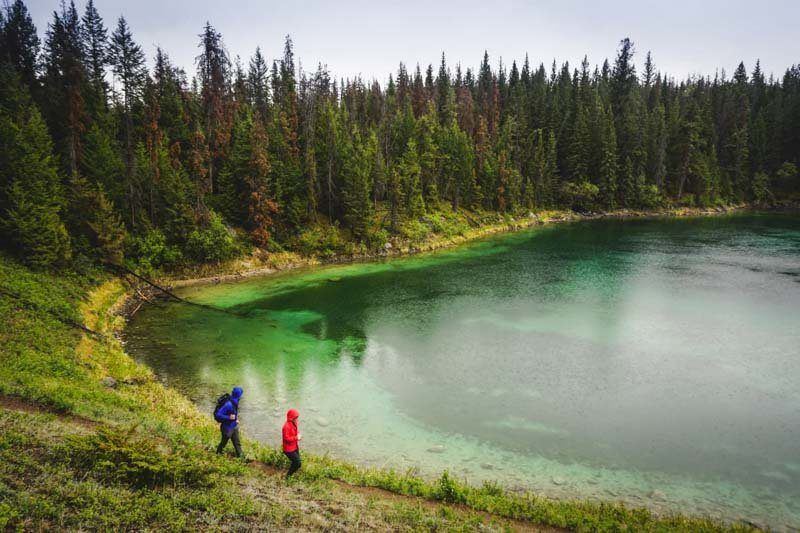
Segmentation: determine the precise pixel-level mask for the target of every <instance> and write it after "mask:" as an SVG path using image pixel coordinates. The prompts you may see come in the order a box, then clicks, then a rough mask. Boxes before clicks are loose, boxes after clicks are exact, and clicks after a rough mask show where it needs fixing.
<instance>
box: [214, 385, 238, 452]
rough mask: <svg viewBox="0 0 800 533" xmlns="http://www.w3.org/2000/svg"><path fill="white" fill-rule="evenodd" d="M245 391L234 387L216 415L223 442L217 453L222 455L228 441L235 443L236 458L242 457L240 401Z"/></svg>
mask: <svg viewBox="0 0 800 533" xmlns="http://www.w3.org/2000/svg"><path fill="white" fill-rule="evenodd" d="M243 392H244V391H243V390H242V388H241V387H234V388H233V390H232V391H231V395H230V398H228V399H227V400H226V401H225V402H224V403H222V405H221V406H220V407H219V408H218V409H217V410H216V412H215V413H214V418H215V419H216V420H217V422H219V429H220V431H221V432H222V440H220V441H219V446H217V453H222V450H223V448H225V445H226V444H228V440H231V441H232V442H233V449H234V450H235V451H236V457H241V456H242V445H241V443H240V442H239V399H240V398H241V397H242V393H243Z"/></svg>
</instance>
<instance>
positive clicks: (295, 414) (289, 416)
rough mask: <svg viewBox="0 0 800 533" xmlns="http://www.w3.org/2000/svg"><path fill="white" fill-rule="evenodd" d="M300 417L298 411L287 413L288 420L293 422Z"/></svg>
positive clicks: (291, 410) (293, 410) (292, 410)
mask: <svg viewBox="0 0 800 533" xmlns="http://www.w3.org/2000/svg"><path fill="white" fill-rule="evenodd" d="M298 416H300V413H298V412H297V409H289V411H288V412H287V413H286V420H288V421H289V422H291V421H293V420H294V419H296V418H297V417H298Z"/></svg>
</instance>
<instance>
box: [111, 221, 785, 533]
mask: <svg viewBox="0 0 800 533" xmlns="http://www.w3.org/2000/svg"><path fill="white" fill-rule="evenodd" d="M181 294H182V295H183V296H185V297H187V298H190V299H192V300H195V301H198V302H204V303H209V304H214V305H217V306H221V307H226V308H230V309H235V310H236V311H237V312H239V313H241V314H243V315H244V316H243V317H236V316H231V315H226V314H224V313H219V312H214V311H210V310H205V309H201V308H195V307H192V306H187V305H182V304H165V305H159V306H150V307H147V308H145V309H143V310H142V311H140V312H139V313H138V314H137V315H136V316H135V318H134V319H133V320H132V321H131V323H130V325H129V327H128V329H127V331H126V342H127V347H128V349H129V351H130V352H131V353H132V354H133V355H134V356H136V357H137V358H139V359H140V360H143V361H145V362H146V363H147V364H149V365H150V366H151V367H153V368H154V369H155V371H156V372H157V374H158V375H159V376H160V377H161V378H162V379H163V380H164V381H166V382H167V383H168V384H170V385H172V386H175V387H177V388H178V389H180V390H182V391H184V392H185V393H186V394H188V395H189V396H190V397H192V398H193V399H195V401H196V402H197V403H199V404H200V405H201V406H202V408H203V409H208V410H210V406H211V404H212V403H213V400H214V398H215V397H216V395H217V394H218V393H219V392H221V391H223V390H226V389H229V388H230V387H231V386H232V385H235V384H239V385H241V386H243V387H244V389H245V397H244V401H243V404H242V419H243V426H244V429H245V431H246V432H247V434H248V435H250V436H253V437H256V438H258V439H260V440H262V441H264V442H266V443H269V444H278V443H279V440H280V437H279V429H280V425H281V422H282V420H283V415H284V413H285V411H286V409H287V408H288V407H290V406H291V407H296V408H298V409H299V410H300V411H301V424H302V426H301V431H302V432H303V433H304V435H305V440H304V445H305V448H306V449H308V450H309V451H313V452H315V453H330V454H331V455H334V456H337V457H342V458H346V459H349V460H352V461H354V462H357V463H361V464H366V465H373V466H384V467H387V468H388V467H391V468H395V469H398V470H401V471H405V470H407V469H409V468H414V469H417V470H418V471H419V472H420V473H422V474H423V475H431V476H433V475H437V474H438V473H440V472H441V471H442V470H443V469H445V468H447V469H449V470H450V471H451V472H452V473H455V474H457V475H458V476H461V477H464V478H466V479H467V480H469V481H470V482H473V483H479V482H481V481H482V480H498V481H500V482H502V483H504V484H506V485H508V486H512V487H525V488H532V489H536V490H539V491H543V492H546V493H547V494H549V495H552V496H555V497H579V498H591V499H599V500H613V501H617V500H621V501H625V502H628V503H631V504H635V505H646V506H648V507H651V508H654V509H658V510H665V511H681V512H686V513H694V514H703V515H710V516H714V517H722V518H726V519H736V518H738V517H747V518H749V519H751V520H754V521H756V522H759V523H762V524H766V525H769V526H772V527H775V528H780V529H783V528H790V527H798V526H800V218H798V217H796V216H782V215H736V216H728V217H719V218H698V219H656V220H629V221H613V220H604V221H592V222H580V223H573V224H565V225H560V226H552V227H547V228H539V229H536V230H530V231H526V232H521V233H517V234H513V235H506V236H502V237H497V238H492V239H489V240H484V241H479V242H476V243H473V244H470V245H467V246H463V247H460V248H457V249H454V250H449V251H445V252H440V253H435V254H427V255H423V256H417V257H412V258H406V259H401V260H393V261H389V262H377V263H365V264H353V265H346V266H336V267H328V268H322V269H316V270H310V271H300V272H294V273H290V274H284V275H280V276H273V277H267V278H258V279H249V280H246V281H243V282H238V283H229V284H225V283H223V284H219V285H209V286H201V287H191V288H186V289H183V290H182V291H181Z"/></svg>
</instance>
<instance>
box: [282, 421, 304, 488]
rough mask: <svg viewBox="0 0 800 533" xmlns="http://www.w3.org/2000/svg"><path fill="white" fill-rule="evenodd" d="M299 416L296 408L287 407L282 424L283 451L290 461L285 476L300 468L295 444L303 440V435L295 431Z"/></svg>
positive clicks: (297, 448) (298, 452) (298, 453)
mask: <svg viewBox="0 0 800 533" xmlns="http://www.w3.org/2000/svg"><path fill="white" fill-rule="evenodd" d="M299 416H300V413H298V412H297V410H296V409H289V411H288V412H287V413H286V423H285V424H283V453H284V454H285V455H286V457H288V458H289V460H290V461H291V462H292V466H290V467H289V471H288V472H287V473H286V477H289V476H291V475H292V474H294V473H295V472H297V471H298V470H300V448H299V447H298V446H297V444H298V443H299V442H300V441H301V440H303V436H302V435H301V434H300V433H298V432H297V418H298V417H299Z"/></svg>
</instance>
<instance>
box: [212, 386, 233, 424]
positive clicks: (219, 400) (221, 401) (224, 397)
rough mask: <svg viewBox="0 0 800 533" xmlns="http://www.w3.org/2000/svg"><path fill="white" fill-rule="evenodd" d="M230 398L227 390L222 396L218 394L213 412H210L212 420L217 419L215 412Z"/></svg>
mask: <svg viewBox="0 0 800 533" xmlns="http://www.w3.org/2000/svg"><path fill="white" fill-rule="evenodd" d="M230 399H231V395H230V394H228V393H227V392H226V393H225V394H223V395H222V396H220V397H219V398H217V405H215V406H214V412H213V413H212V416H213V417H214V420H217V413H218V412H219V410H220V409H222V406H223V405H225V404H226V403H227V402H228V400H230ZM217 422H219V420H217Z"/></svg>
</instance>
